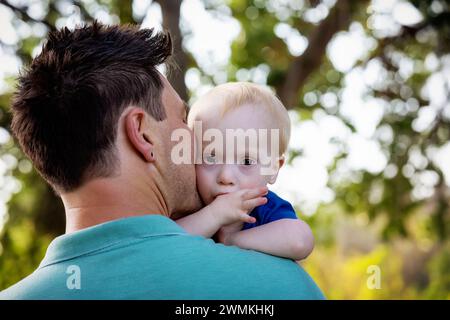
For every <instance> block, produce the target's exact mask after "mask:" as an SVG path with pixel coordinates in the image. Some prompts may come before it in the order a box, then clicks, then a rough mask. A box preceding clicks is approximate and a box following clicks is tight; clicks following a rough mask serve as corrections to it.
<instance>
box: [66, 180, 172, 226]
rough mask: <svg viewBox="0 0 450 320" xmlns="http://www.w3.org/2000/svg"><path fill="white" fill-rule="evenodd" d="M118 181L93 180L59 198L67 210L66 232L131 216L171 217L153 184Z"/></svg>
mask: <svg viewBox="0 0 450 320" xmlns="http://www.w3.org/2000/svg"><path fill="white" fill-rule="evenodd" d="M120 180H121V179H120V178H117V179H114V178H106V179H94V180H92V181H90V182H88V183H86V184H84V185H83V186H82V187H80V188H78V189H77V190H76V191H74V192H71V193H66V194H63V195H61V198H62V200H63V202H64V207H65V209H66V233H71V232H74V231H78V230H81V229H85V228H88V227H92V226H95V225H98V224H101V223H105V222H108V221H112V220H117V219H122V218H127V217H133V216H140V215H146V214H160V215H164V216H167V217H169V216H170V215H169V210H168V208H167V205H166V203H165V201H164V198H163V196H162V195H161V192H160V190H159V189H158V188H157V187H156V186H155V185H152V184H150V185H149V184H146V185H143V184H141V185H133V184H131V185H130V184H129V183H123V181H120ZM127 181H128V182H129V181H130V180H127Z"/></svg>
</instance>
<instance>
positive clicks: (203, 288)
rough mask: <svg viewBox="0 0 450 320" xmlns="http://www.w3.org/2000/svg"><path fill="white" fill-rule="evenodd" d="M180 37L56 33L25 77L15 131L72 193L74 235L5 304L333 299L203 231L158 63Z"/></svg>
mask: <svg viewBox="0 0 450 320" xmlns="http://www.w3.org/2000/svg"><path fill="white" fill-rule="evenodd" d="M171 52H172V45H171V40H170V36H169V35H168V34H164V33H153V31H152V30H138V29H137V28H136V27H131V26H128V27H119V26H110V27H106V26H103V25H101V24H99V23H93V24H92V25H90V26H85V27H82V28H77V29H75V30H73V31H70V30H68V29H62V30H60V31H57V32H53V33H51V34H50V35H49V37H48V41H47V43H46V44H45V45H44V47H43V50H42V53H41V54H40V55H39V56H37V57H36V58H35V59H34V60H33V62H32V64H31V66H30V67H29V68H28V69H27V70H26V71H25V72H24V73H23V75H22V76H21V77H20V79H19V89H18V92H17V94H16V96H15V99H14V101H13V105H12V111H13V121H12V130H13V132H14V134H15V136H16V137H17V139H18V141H19V143H20V145H21V146H22V148H23V150H24V152H25V153H26V154H27V155H28V157H29V158H30V159H31V160H32V162H33V164H34V166H35V167H36V169H37V170H38V171H39V173H40V174H41V175H42V176H43V177H44V179H46V180H47V181H48V182H49V183H50V184H51V185H52V187H53V188H54V189H55V191H56V192H58V194H59V195H60V196H61V199H62V200H63V203H64V207H65V211H66V221H67V223H66V234H65V235H62V236H60V237H58V238H56V239H55V240H54V241H53V242H52V243H51V244H50V246H49V248H48V250H47V253H46V255H45V258H44V259H43V261H42V262H41V264H40V265H39V267H38V269H37V270H36V271H35V272H33V273H32V274H31V275H29V276H28V277H27V278H25V279H23V280H22V281H20V282H19V283H17V284H16V285H14V286H12V287H10V288H8V289H6V290H5V291H3V292H2V293H1V294H0V298H2V299H301V298H309V299H315V298H319V299H320V298H323V296H322V294H321V292H320V290H319V289H318V288H317V287H316V285H315V284H314V282H313V281H312V280H311V278H310V277H309V276H308V275H307V274H306V273H305V272H304V271H303V270H302V269H301V268H300V267H299V266H298V265H297V264H295V263H294V262H293V261H291V260H287V259H282V258H277V257H273V256H269V255H265V254H262V253H259V252H255V251H250V250H241V249H239V248H237V247H228V246H224V245H221V244H216V243H214V241H213V240H211V239H206V238H203V237H198V236H191V235H189V234H187V233H186V232H185V231H184V230H183V229H182V228H180V227H179V226H178V225H177V224H176V223H175V222H174V221H173V220H172V219H177V218H179V217H182V216H185V215H186V214H188V213H190V212H193V211H195V210H198V209H199V208H200V207H201V202H200V200H199V196H198V194H197V190H196V183H195V171H194V170H195V169H194V165H175V164H173V162H172V161H171V159H170V153H171V148H172V146H173V145H174V144H175V142H171V139H170V136H171V133H172V131H173V130H175V129H178V128H186V129H187V126H186V112H187V108H186V104H185V103H184V102H183V101H182V100H181V99H180V98H179V96H178V95H177V94H176V92H175V91H174V90H173V88H172V87H171V85H170V84H169V83H168V81H167V80H166V79H165V78H164V77H163V76H162V75H161V74H160V73H159V72H158V71H157V69H156V68H155V67H156V66H158V65H159V64H162V63H164V62H165V61H166V60H167V58H168V57H169V56H170V55H171Z"/></svg>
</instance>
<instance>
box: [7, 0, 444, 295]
mask: <svg viewBox="0 0 450 320" xmlns="http://www.w3.org/2000/svg"><path fill="white" fill-rule="evenodd" d="M94 19H97V20H99V21H102V22H104V23H108V24H112V23H137V24H140V25H141V26H142V28H150V27H151V28H156V29H157V30H159V29H161V28H165V29H168V30H170V32H171V33H172V36H173V38H174V43H175V56H174V58H175V60H176V62H177V65H178V69H177V70H175V71H173V72H170V73H169V74H168V77H169V79H170V81H171V82H172V84H173V86H174V87H175V88H176V90H177V91H178V93H179V94H180V96H182V97H183V98H185V99H186V100H187V101H189V102H190V103H192V102H193V101H195V99H197V97H198V96H200V95H202V94H204V93H205V92H206V91H208V90H209V89H210V88H212V87H213V86H215V85H217V84H220V83H224V82H227V81H237V80H238V81H252V82H255V83H261V84H267V85H269V86H270V87H271V88H273V90H275V91H276V93H277V94H278V95H279V97H280V98H281V100H282V101H283V102H284V104H285V105H286V107H287V108H288V109H289V113H290V116H291V119H292V125H293V129H292V137H291V143H290V150H289V163H288V165H287V166H285V167H284V168H282V170H281V172H280V176H279V178H278V181H277V183H276V184H275V185H274V186H273V190H274V191H277V192H278V193H279V194H280V195H281V196H283V197H285V198H286V199H288V200H290V201H291V202H292V203H293V204H294V205H295V208H296V210H297V212H298V215H299V217H301V218H303V219H305V220H306V221H307V222H308V223H309V224H310V225H311V226H312V228H313V230H314V233H315V237H316V248H315V250H314V252H313V254H312V255H311V256H310V257H308V258H307V259H306V260H305V261H303V262H301V264H302V265H303V266H304V268H305V269H306V270H307V271H308V272H309V273H310V275H311V276H312V277H313V278H314V280H315V281H316V282H317V283H318V285H319V286H320V287H321V289H322V290H323V292H324V293H325V295H326V296H327V298H329V299H413V298H418V299H450V240H449V235H450V209H449V204H450V142H449V136H450V2H449V1H446V0H433V1H431V0H429V1H427V0H424V1H418V0H415V1H406V0H372V1H367V0H323V1H320V0H229V1H225V0H203V1H202V0H184V1H174V0H167V1H163V0H154V1H150V0H135V1H131V0H124V1H121V0H85V1H82V0H55V1H52V0H47V1H32V0H28V1H26V0H24V1H20V0H0V290H2V289H5V288H7V287H8V286H10V285H12V284H14V283H15V282H17V281H18V280H20V279H22V278H23V277H25V276H26V275H28V274H30V273H31V272H32V271H33V270H34V269H35V268H36V267H37V266H38V264H39V262H40V260H41V259H42V257H43V256H44V254H45V250H46V248H47V246H48V244H49V242H50V241H51V240H52V239H53V238H54V237H56V236H58V235H60V234H62V233H63V232H64V223H65V221H64V211H63V206H62V204H61V201H60V200H59V198H57V197H56V196H55V195H54V194H53V192H52V190H51V189H50V188H49V187H48V186H47V185H46V183H45V182H44V181H43V180H42V179H41V178H40V176H39V175H38V174H37V173H36V172H35V171H34V169H33V166H32V164H31V163H30V162H29V161H28V160H27V158H26V157H24V155H23V154H22V153H21V151H20V149H19V148H18V147H17V144H16V143H15V141H14V139H13V138H12V137H11V135H10V129H9V124H10V120H11V115H10V113H9V105H10V99H11V96H12V93H13V91H14V88H15V81H16V80H15V79H16V76H17V74H18V72H19V70H20V69H21V67H22V66H24V65H27V64H28V63H29V62H30V61H31V59H32V58H33V57H35V56H36V55H37V54H39V52H40V50H41V46H42V44H43V41H44V38H45V36H46V34H47V33H48V32H49V31H50V30H53V29H55V28H61V27H69V28H73V27H74V26H76V25H77V24H80V23H83V22H89V21H92V20H94ZM255 267H257V266H255ZM374 270H375V271H374ZM374 276H376V277H378V278H376V279H375V282H374V278H373V277H374ZM374 283H375V285H374Z"/></svg>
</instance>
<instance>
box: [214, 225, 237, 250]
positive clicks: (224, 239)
mask: <svg viewBox="0 0 450 320" xmlns="http://www.w3.org/2000/svg"><path fill="white" fill-rule="evenodd" d="M243 226H244V222H242V221H237V222H234V223H231V224H229V225H227V226H223V227H222V228H220V229H219V230H218V231H217V233H216V234H215V239H216V241H217V242H220V243H223V244H224V245H227V246H229V245H231V241H230V239H231V237H232V236H233V234H235V233H236V232H239V231H241V230H242V227H243Z"/></svg>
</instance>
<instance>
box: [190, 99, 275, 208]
mask: <svg viewBox="0 0 450 320" xmlns="http://www.w3.org/2000/svg"><path fill="white" fill-rule="evenodd" d="M208 129H215V130H218V131H216V132H217V133H218V132H219V131H220V133H221V137H223V139H222V143H221V144H222V146H220V147H218V148H217V146H219V145H217V144H215V147H214V148H212V142H217V141H206V142H205V141H203V143H202V154H203V161H202V164H199V165H197V166H196V174H197V187H198V191H199V193H200V195H201V197H202V199H203V201H204V202H205V204H206V205H207V204H209V203H211V202H212V201H213V200H214V199H215V198H216V197H217V196H218V195H220V194H224V193H229V192H234V191H237V190H241V189H247V188H256V187H261V186H265V185H267V183H269V182H273V181H271V179H272V178H273V176H269V175H265V174H262V172H263V171H261V166H262V164H263V163H267V161H265V162H264V161H263V160H262V159H267V154H268V152H267V148H265V147H261V141H262V140H263V139H261V137H259V135H258V133H259V132H260V129H263V130H265V131H266V132H267V131H268V132H269V133H268V137H267V139H265V140H266V144H267V145H268V146H270V141H271V140H270V129H276V128H275V126H274V124H273V123H272V121H271V120H270V116H268V115H267V114H266V113H264V111H263V110H261V108H257V107H255V106H252V105H246V106H242V107H239V108H237V109H235V110H231V111H228V112H227V113H226V114H225V115H224V116H223V117H221V116H220V115H219V114H217V112H214V114H210V115H206V116H205V117H204V118H203V119H202V130H203V134H205V132H206V131H208ZM227 130H228V133H227ZM239 131H240V134H239ZM230 132H233V133H232V135H230ZM233 134H235V136H234V135H233ZM249 134H254V135H253V136H254V137H257V138H256V140H254V139H253V140H252V139H247V143H244V144H243V145H242V144H241V147H239V146H240V144H239V143H238V142H237V141H238V140H239V137H241V138H242V137H245V136H247V137H248V136H249ZM241 141H243V140H241ZM250 141H253V143H252V142H250ZM255 141H256V143H254V142H255ZM233 146H234V148H233ZM263 149H264V150H263ZM230 150H231V151H230ZM268 150H270V147H269V149H268ZM277 155H278V154H277ZM230 158H231V159H230ZM276 172H278V168H277V170H276Z"/></svg>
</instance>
